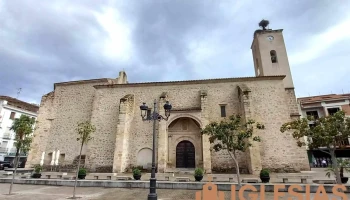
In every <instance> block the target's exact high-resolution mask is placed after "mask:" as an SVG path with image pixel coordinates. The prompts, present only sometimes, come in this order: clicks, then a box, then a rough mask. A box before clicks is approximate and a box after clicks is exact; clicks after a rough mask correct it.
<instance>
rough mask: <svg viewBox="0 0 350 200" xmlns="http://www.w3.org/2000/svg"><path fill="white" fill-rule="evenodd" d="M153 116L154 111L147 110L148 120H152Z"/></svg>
mask: <svg viewBox="0 0 350 200" xmlns="http://www.w3.org/2000/svg"><path fill="white" fill-rule="evenodd" d="M151 116H152V109H148V110H147V119H150V118H151Z"/></svg>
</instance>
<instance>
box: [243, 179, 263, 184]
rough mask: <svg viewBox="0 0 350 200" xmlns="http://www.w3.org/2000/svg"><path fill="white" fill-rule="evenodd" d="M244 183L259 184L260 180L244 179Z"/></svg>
mask: <svg viewBox="0 0 350 200" xmlns="http://www.w3.org/2000/svg"><path fill="white" fill-rule="evenodd" d="M242 183H259V179H257V178H244V179H242Z"/></svg>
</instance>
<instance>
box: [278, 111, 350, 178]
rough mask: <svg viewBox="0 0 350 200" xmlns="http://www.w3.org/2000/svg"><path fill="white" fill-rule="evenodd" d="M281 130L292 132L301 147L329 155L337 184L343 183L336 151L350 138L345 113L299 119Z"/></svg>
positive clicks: (286, 124) (339, 112)
mask: <svg viewBox="0 0 350 200" xmlns="http://www.w3.org/2000/svg"><path fill="white" fill-rule="evenodd" d="M309 121H313V122H314V125H313V126H311V127H310V126H309ZM280 130H281V132H282V133H284V132H285V131H288V130H291V131H292V135H293V137H294V138H295V139H296V141H297V144H298V146H299V147H302V146H307V147H308V148H309V149H311V150H312V149H318V150H320V151H323V152H325V153H327V154H329V155H330V156H331V159H332V164H333V169H334V172H335V174H336V179H337V183H341V181H340V174H339V170H338V164H337V159H336V157H335V150H336V149H337V148H342V147H344V143H343V142H342V141H344V140H348V138H349V137H350V118H349V117H346V116H345V113H344V111H338V112H337V113H335V114H334V115H329V116H326V117H321V118H319V119H314V118H313V117H309V118H301V119H297V120H294V121H291V122H287V123H285V124H283V125H282V126H281V129H280ZM304 138H306V141H305V139H304ZM324 148H326V149H328V150H329V151H326V150H325V149H324Z"/></svg>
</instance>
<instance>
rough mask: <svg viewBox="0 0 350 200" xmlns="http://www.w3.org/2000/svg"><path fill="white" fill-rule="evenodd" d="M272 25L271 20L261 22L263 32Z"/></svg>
mask: <svg viewBox="0 0 350 200" xmlns="http://www.w3.org/2000/svg"><path fill="white" fill-rule="evenodd" d="M269 24H270V22H269V20H265V19H263V20H261V21H260V22H259V26H260V27H261V28H262V29H263V30H266V27H267V26H268V25H269Z"/></svg>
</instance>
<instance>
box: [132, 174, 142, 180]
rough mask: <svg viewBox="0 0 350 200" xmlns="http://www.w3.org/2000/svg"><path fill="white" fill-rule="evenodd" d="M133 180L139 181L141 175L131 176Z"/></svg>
mask: <svg viewBox="0 0 350 200" xmlns="http://www.w3.org/2000/svg"><path fill="white" fill-rule="evenodd" d="M133 176H134V179H135V180H140V179H141V174H140V175H135V174H134V175H133Z"/></svg>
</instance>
